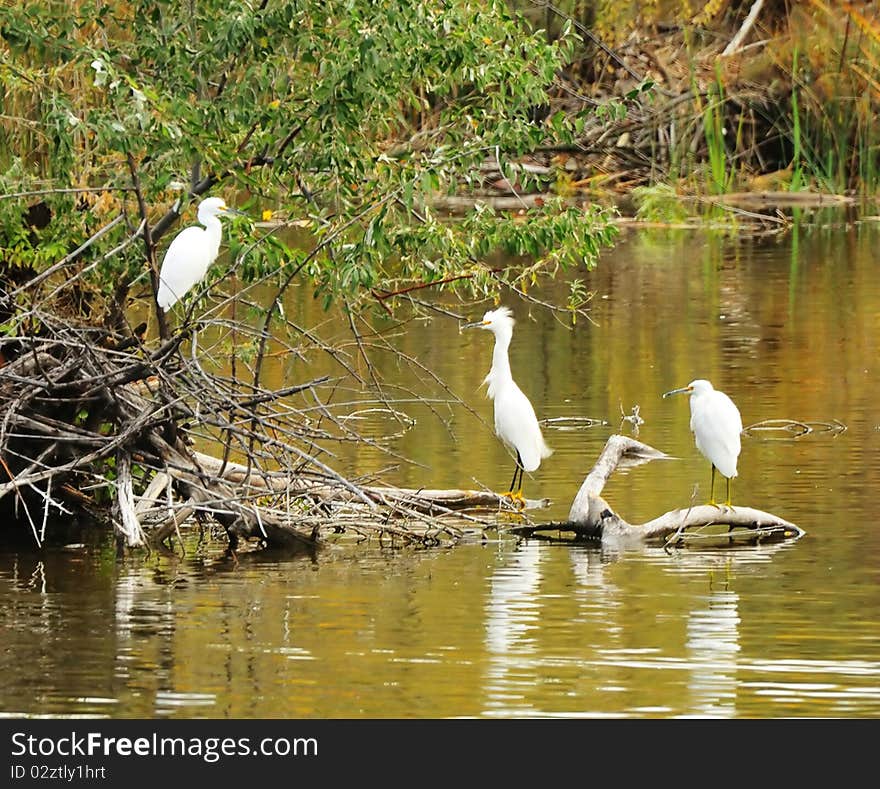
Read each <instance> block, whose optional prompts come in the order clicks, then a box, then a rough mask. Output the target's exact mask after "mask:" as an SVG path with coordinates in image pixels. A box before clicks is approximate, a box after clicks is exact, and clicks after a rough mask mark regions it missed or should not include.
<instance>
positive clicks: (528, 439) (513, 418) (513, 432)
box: [495, 382, 553, 471]
mask: <svg viewBox="0 0 880 789" xmlns="http://www.w3.org/2000/svg"><path fill="white" fill-rule="evenodd" d="M495 432H496V433H497V434H498V436H499V437H500V438H501V440H502V441H504V442H505V443H506V444H508V445H509V446H511V447H513V448H514V449H516V451H517V452H519V457H520V460H522V464H523V468H524V469H525V470H526V471H534V470H535V469H536V468H538V466H540V465H541V458H545V457H548V456H549V455H550V454H551V453H552V451H553V450H552V449H550V447H548V446H547V444H546V443H545V442H544V436H543V435H542V434H541V426H540V425H539V424H538V418H537V417H536V416H535V409H534V408H533V407H532V404H531V403H530V402H529V399H528V398H527V397H526V396H525V395H524V394H523V392H522V390H521V389H520V388H519V387H518V386H517V385H516V384H515V383H513V382H511V384H510V385H509V386H506V387H504V390H503V391H501V392H499V393H498V396H497V397H496V399H495Z"/></svg>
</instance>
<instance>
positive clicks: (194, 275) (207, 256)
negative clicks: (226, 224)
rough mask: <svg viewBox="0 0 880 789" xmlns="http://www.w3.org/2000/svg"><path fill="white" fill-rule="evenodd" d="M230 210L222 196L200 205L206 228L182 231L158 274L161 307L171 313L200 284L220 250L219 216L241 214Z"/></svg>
mask: <svg viewBox="0 0 880 789" xmlns="http://www.w3.org/2000/svg"><path fill="white" fill-rule="evenodd" d="M240 213H241V212H240V211H236V210H235V209H233V208H228V207H227V206H226V202H225V201H224V200H223V198H222V197H207V198H205V199H204V200H202V202H201V203H199V213H198V218H199V222H200V223H201V224H202V225H204V227H197V226H196V225H193V226H192V227H187V228H185V229H184V230H181V231H180V232H179V233H178V234H177V235H176V236H175V237H174V240H173V241H172V242H171V244H170V245H169V247H168V251H167V252H166V253H165V258H164V259H163V260H162V268H161V269H160V271H159V294H158V296H157V297H156V300H157V301H158V302H159V306H160V307H161V308H162V309H163V310H164V311H165V312H168V310H170V309H171V308H172V307H173V306H174V305H175V304H176V303H177V302H178V301H180V299H182V298H183V297H184V295H185V294H186V293H187V291H189V289H190V288H191V287H192V286H193V285H195V284H197V283H198V282H201V281H202V279H204V277H205V275H206V274H207V273H208V269H209V268H210V266H211V264H212V263H213V262H214V261H215V260H216V259H217V253H218V252H219V251H220V240H221V238H222V235H223V226H222V225H221V224H220V220H219V219H218V218H217V217H220V216H226V215H228V214H240Z"/></svg>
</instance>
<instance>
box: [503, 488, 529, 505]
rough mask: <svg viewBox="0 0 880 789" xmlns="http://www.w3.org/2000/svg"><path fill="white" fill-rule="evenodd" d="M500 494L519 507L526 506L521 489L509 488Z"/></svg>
mask: <svg viewBox="0 0 880 789" xmlns="http://www.w3.org/2000/svg"><path fill="white" fill-rule="evenodd" d="M501 495H502V496H503V497H504V498H505V499H510V500H511V501H512V502H513V503H514V504H515V505H516V506H517V507H518V508H519V509H524V508H525V506H526V500H525V497H524V496H523V494H522V491H521V490H509V491H507V493H502V494H501Z"/></svg>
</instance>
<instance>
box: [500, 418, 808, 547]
mask: <svg viewBox="0 0 880 789" xmlns="http://www.w3.org/2000/svg"><path fill="white" fill-rule="evenodd" d="M668 457H669V456H668V455H666V454H664V453H663V452H660V451H659V450H656V449H654V448H653V447H650V446H648V445H647V444H643V443H642V442H640V441H636V440H635V439H633V438H629V437H627V436H622V435H613V436H611V437H610V438H609V439H608V441H607V442H606V444H605V447H604V449H603V450H602V453H601V454H600V455H599V459H598V460H597V461H596V464H595V465H594V466H593V469H592V470H591V471H590V473H589V474H588V475H587V477H586V479H584V481H583V483H582V484H581V487H580V489H579V490H578V492H577V495H576V496H575V498H574V501H573V502H572V505H571V510H570V512H569V516H568V520H567V521H565V522H563V523H548V524H539V525H534V526H522V527H517V528H516V529H514V531H515V532H516V533H518V534H521V535H524V536H533V535H541V534H545V535H546V534H554V533H570V534H571V535H574V537H575V538H580V539H590V540H604V541H610V540H613V541H618V542H653V543H663V544H667V545H669V544H682V543H684V542H686V541H688V540H692V539H706V538H717V537H718V535H719V532H718V527H726V531H724V532H722V533H721V534H722V536H723V539H725V540H727V541H732V540H733V539H734V538H736V539H739V538H740V537H741V536H743V535H745V536H746V537H747V538H749V539H761V540H774V539H776V540H778V539H793V538H798V537H801V536H802V535H803V533H804V532H803V530H802V529H801V528H800V527H798V526H796V525H795V524H793V523H789V522H788V521H786V520H784V519H783V518H780V517H779V516H777V515H773V514H772V513H769V512H764V511H762V510H757V509H754V508H752V507H741V506H736V507H727V506H715V505H710V504H702V505H697V506H690V507H687V508H684V509H677V510H672V511H670V512H666V513H664V514H663V515H660V516H659V517H657V518H654V519H652V520H650V521H648V522H647V523H642V524H631V523H627V522H626V521H625V520H624V519H623V518H622V517H621V516H620V515H618V514H617V513H616V512H615V511H614V509H613V508H612V507H611V505H610V504H608V502H607V501H606V500H605V499H603V498H602V496H601V493H602V489H603V488H604V487H605V483H606V482H607V481H608V479H609V477H610V476H611V475H612V474H613V473H614V471H615V470H617V469H618V468H627V467H632V466H635V465H640V464H642V463H647V462H649V461H651V460H660V459H667V458H668ZM713 527H714V528H713ZM736 530H739V532H738V533H736V534H735V532H736Z"/></svg>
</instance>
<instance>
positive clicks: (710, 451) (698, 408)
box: [663, 379, 743, 507]
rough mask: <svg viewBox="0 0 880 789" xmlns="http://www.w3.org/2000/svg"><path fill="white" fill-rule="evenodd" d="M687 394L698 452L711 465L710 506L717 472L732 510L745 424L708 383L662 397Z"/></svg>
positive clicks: (692, 384) (698, 382)
mask: <svg viewBox="0 0 880 789" xmlns="http://www.w3.org/2000/svg"><path fill="white" fill-rule="evenodd" d="M680 393H686V394H690V396H691V398H690V400H691V430H692V431H693V434H694V439H695V443H696V445H697V449H699V450H700V452H701V453H702V455H703V457H705V458H706V460H708V461H709V462H710V463H711V464H712V484H711V487H710V489H709V503H710V504H712V505H715V469H718V471H720V472H721V474H722V475H723V476H724V477H726V478H727V502H726V504H727V506H728V507H729V506H730V480H731V479H732V478H733V477H735V476H736V461H737V458H739V452H740V433H742V429H743V424H742V417H741V416H740V413H739V409H738V408H737V407H736V405H735V404H734V402H733V400H731V399H730V398H729V397H728V396H727V395H726V394H724V392H719V391H718V390H717V389H715V388H714V387H713V386H712V384H710V383H709V382H708V381H705V380H702V379H697V380H696V381H691V382H690V383H689V384H688V385H687V386H685V387H682V388H681V389H673V390H672V391H671V392H666V393H665V394H664V395H663V397H669V396H670V395H674V394H680Z"/></svg>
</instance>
